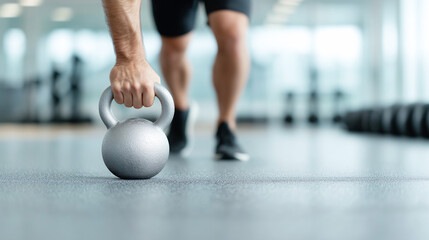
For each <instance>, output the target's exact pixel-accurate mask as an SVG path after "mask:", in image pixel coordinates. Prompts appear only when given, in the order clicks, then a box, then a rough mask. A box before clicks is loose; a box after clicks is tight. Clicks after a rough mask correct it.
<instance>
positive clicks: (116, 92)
mask: <svg viewBox="0 0 429 240" xmlns="http://www.w3.org/2000/svg"><path fill="white" fill-rule="evenodd" d="M112 91H113V98H114V99H115V101H116V103H117V104H123V103H124V95H123V94H122V91H121V86H119V85H117V84H116V85H112Z"/></svg>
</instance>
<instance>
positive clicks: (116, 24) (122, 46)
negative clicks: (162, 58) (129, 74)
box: [103, 0, 145, 63]
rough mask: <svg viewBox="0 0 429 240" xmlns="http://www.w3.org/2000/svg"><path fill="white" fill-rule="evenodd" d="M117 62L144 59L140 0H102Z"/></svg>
mask: <svg viewBox="0 0 429 240" xmlns="http://www.w3.org/2000/svg"><path fill="white" fill-rule="evenodd" d="M103 5H104V10H105V12H106V18H107V23H108V24H109V28H110V33H111V35H112V40H113V44H114V47H115V53H116V58H117V62H118V63H121V62H131V61H142V60H144V59H145V53H144V47H143V41H142V34H141V25H140V6H141V0H103Z"/></svg>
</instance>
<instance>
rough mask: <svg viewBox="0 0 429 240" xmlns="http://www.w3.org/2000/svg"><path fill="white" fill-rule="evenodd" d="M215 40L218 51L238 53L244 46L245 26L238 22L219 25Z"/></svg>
mask: <svg viewBox="0 0 429 240" xmlns="http://www.w3.org/2000/svg"><path fill="white" fill-rule="evenodd" d="M216 41H217V44H218V51H219V52H220V53H227V54H234V53H239V52H241V51H242V50H243V49H245V47H246V28H245V27H242V26H240V25H239V24H232V25H226V24H225V25H222V26H219V27H218V28H217V29H216Z"/></svg>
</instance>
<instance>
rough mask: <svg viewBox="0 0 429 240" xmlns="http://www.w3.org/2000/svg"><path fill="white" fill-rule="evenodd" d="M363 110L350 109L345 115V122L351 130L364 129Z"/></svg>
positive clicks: (359, 130) (358, 130)
mask: <svg viewBox="0 0 429 240" xmlns="http://www.w3.org/2000/svg"><path fill="white" fill-rule="evenodd" d="M361 123H362V111H349V112H347V113H346V115H345V119H344V124H345V127H346V129H347V130H349V131H351V132H361V131H362V124H361Z"/></svg>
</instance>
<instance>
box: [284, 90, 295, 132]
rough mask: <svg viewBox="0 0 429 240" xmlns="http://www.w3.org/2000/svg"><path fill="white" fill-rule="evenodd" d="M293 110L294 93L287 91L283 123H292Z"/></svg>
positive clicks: (293, 119)
mask: <svg viewBox="0 0 429 240" xmlns="http://www.w3.org/2000/svg"><path fill="white" fill-rule="evenodd" d="M294 111H295V94H294V93H293V92H289V93H287V94H286V114H285V116H284V118H283V121H284V123H286V124H293V123H294V121H295V118H294V116H293V113H294Z"/></svg>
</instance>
